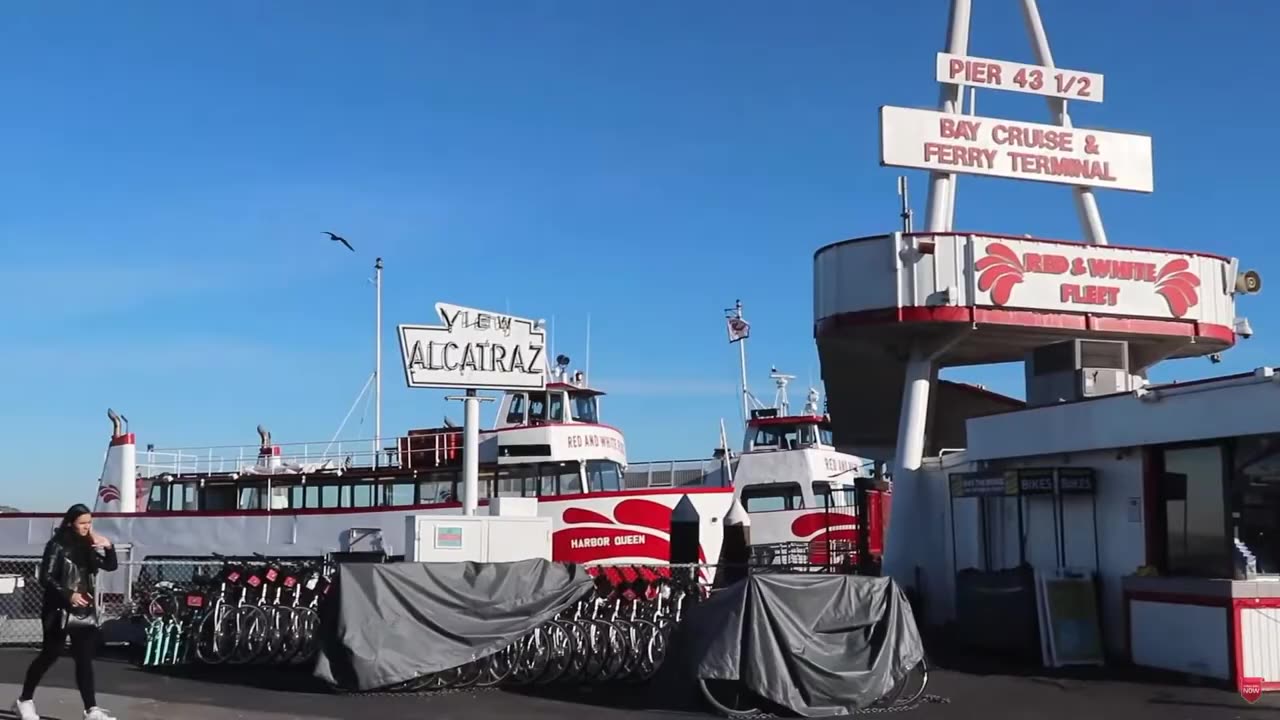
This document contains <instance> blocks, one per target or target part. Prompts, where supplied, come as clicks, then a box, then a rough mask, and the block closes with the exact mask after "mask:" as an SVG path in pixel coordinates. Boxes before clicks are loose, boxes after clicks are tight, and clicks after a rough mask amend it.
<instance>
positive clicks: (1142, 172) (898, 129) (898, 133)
mask: <svg viewBox="0 0 1280 720" xmlns="http://www.w3.org/2000/svg"><path fill="white" fill-rule="evenodd" d="M880 164H882V165H892V166H896V167H908V168H917V169H920V170H933V171H936V172H946V173H967V174H971V175H991V176H995V177H1004V178H1013V179H1015V180H1036V181H1040V182H1052V183H1062V184H1066V185H1077V186H1079V185H1088V186H1093V187H1104V188H1111V189H1113V190H1133V191H1136V192H1152V190H1154V180H1153V172H1152V164H1151V138H1150V137H1148V136H1146V135H1130V134H1126V133H1114V132H1104V131H1101V130H1082V129H1080V128H1068V127H1061V126H1058V125H1041V124H1039V123H1027V122H1016V121H1013V120H998V119H996V118H988V117H980V116H975V115H957V114H951V113H941V112H935V111H933V110H915V109H912V108H900V107H893V106H890V105H886V106H883V107H881V108H880Z"/></svg>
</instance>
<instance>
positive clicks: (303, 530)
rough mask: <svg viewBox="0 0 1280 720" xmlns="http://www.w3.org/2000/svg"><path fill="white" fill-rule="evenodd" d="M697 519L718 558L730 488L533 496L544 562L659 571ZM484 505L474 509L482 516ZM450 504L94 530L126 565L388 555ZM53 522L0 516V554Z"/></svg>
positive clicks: (120, 521) (55, 518) (251, 514)
mask: <svg viewBox="0 0 1280 720" xmlns="http://www.w3.org/2000/svg"><path fill="white" fill-rule="evenodd" d="M686 496H687V497H688V498H689V499H690V501H691V502H693V505H694V508H695V509H696V510H697V511H698V515H699V518H700V525H701V532H700V544H701V548H700V556H701V557H700V559H701V561H703V562H712V563H714V562H715V561H716V559H717V558H718V556H719V553H720V545H721V541H722V539H723V538H722V535H723V529H722V528H723V523H722V522H721V521H722V520H723V518H724V515H725V513H727V512H728V510H729V506H730V504H731V503H732V501H733V490H732V489H731V488H664V489H646V490H636V491H625V490H624V491H617V492H606V493H591V494H582V495H562V496H556V497H548V498H540V499H539V502H538V513H539V515H541V516H543V517H550V518H551V519H552V523H553V525H552V530H553V535H552V547H553V559H554V560H556V561H560V562H577V563H637V564H663V563H666V562H668V561H669V559H670V523H671V511H672V509H673V508H674V507H675V506H676V504H677V503H678V502H680V499H681V498H682V497H686ZM486 504H487V502H486V501H482V502H481V512H486V511H485V510H484V509H483V508H484V506H485V505H486ZM460 513H461V505H459V504H458V503H438V504H431V505H407V506H400V507H380V508H333V509H310V510H274V511H266V510H255V511H230V512H199V511H196V512H178V511H175V512H149V513H135V514H126V513H97V514H95V515H94V529H95V531H97V532H100V533H102V534H104V535H106V536H108V537H110V538H112V539H113V540H114V541H115V542H116V544H117V546H119V547H120V548H121V549H122V550H123V551H125V552H126V553H127V556H128V559H130V560H145V559H146V558H149V557H150V558H156V557H192V556H194V557H208V556H211V555H212V554H214V553H218V554H222V555H251V554H253V553H262V554H264V555H271V556H279V557H302V556H318V555H323V554H325V553H329V552H334V551H338V550H341V549H343V539H344V538H345V537H347V535H348V531H349V530H351V529H355V528H358V529H362V530H377V531H381V534H382V538H383V543H384V546H385V547H386V549H387V550H388V552H389V553H391V554H401V553H403V551H404V548H403V543H404V534H405V521H404V518H405V517H406V516H408V515H428V514H443V515H458V514H460ZM60 520H61V516H59V515H56V514H31V513H15V514H6V515H0V555H2V556H6V557H31V556H38V555H39V554H40V553H41V552H42V550H43V548H44V544H45V542H46V541H47V540H48V539H49V536H50V534H51V533H52V531H53V529H54V528H55V527H56V526H57V524H58V522H59V521H60Z"/></svg>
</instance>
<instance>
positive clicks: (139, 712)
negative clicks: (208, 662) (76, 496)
mask: <svg viewBox="0 0 1280 720" xmlns="http://www.w3.org/2000/svg"><path fill="white" fill-rule="evenodd" d="M34 655H35V652H34V651H32V650H0V680H3V682H0V709H2V710H0V718H10V717H13V716H12V715H10V714H6V711H7V710H8V708H9V707H11V704H12V701H13V698H15V697H16V696H17V693H18V690H19V687H18V685H19V684H20V683H21V679H22V676H23V673H24V672H25V670H26V666H27V664H28V663H29V662H30V661H31V658H32V657H34ZM935 663H936V664H937V665H939V667H937V668H935V669H934V670H933V671H932V672H931V673H930V679H929V687H928V692H929V693H930V694H936V695H938V696H940V697H942V698H945V700H946V702H945V703H937V704H934V703H930V704H924V705H922V706H920V707H917V708H915V709H912V710H909V711H906V712H903V713H895V714H896V715H900V716H901V717H904V718H908V717H909V718H912V719H913V720H914V719H919V720H935V719H942V718H946V719H954V720H971V719H977V718H1028V719H1031V718H1036V719H1038V720H1046V719H1047V720H1058V719H1061V720H1109V719H1111V718H1115V719H1116V720H1145V719H1147V718H1150V719H1152V720H1155V719H1156V718H1159V720H1184V719H1185V720H1192V719H1194V720H1200V719H1202V718H1203V719H1204V720H1218V719H1223V720H1225V719H1227V718H1234V719H1248V718H1258V719H1259V720H1261V719H1262V718H1273V717H1280V696H1268V697H1264V698H1263V700H1262V701H1261V702H1259V703H1257V704H1255V705H1249V704H1247V703H1245V702H1244V701H1243V700H1242V699H1240V698H1239V697H1238V696H1237V695H1236V694H1235V692H1234V691H1231V690H1227V689H1223V688H1218V687H1211V686H1205V685H1196V684H1193V683H1191V682H1189V681H1188V680H1186V679H1185V678H1180V677H1170V676H1155V675H1148V674H1143V673H1139V672H1136V671H1132V670H1116V669H1088V670H1074V671H1067V672H1048V671H1045V670H1043V669H1040V668H1025V669H1023V668H1019V667H1018V665H1017V664H1016V663H1009V662H1001V661H995V660H990V659H979V658H973V657H963V656H954V657H945V656H944V657H941V658H935ZM73 668H74V665H73V663H72V661H71V659H70V658H63V659H61V660H60V661H59V662H58V664H57V665H55V666H54V667H53V669H52V670H51V671H50V672H49V675H48V676H47V678H46V679H45V681H44V683H43V685H42V687H41V689H40V690H39V691H38V692H37V693H36V704H37V706H38V707H39V708H40V710H41V712H42V713H43V715H44V717H46V718H55V719H57V720H73V719H75V718H79V717H80V716H81V714H80V710H81V708H80V702H79V696H78V695H77V693H76V691H75V680H74V675H73ZM95 669H96V672H97V677H98V692H99V696H100V698H99V702H100V704H102V705H103V706H104V707H107V708H108V709H109V710H111V711H112V712H113V713H115V714H116V715H117V716H118V717H119V718H120V720H152V719H155V720H159V719H161V718H164V719H165V720H175V719H181V720H214V719H215V718H216V719H217V720H231V719H243V720H285V719H286V718H310V719H314V720H329V719H334V720H336V719H347V718H350V719H352V720H372V719H373V718H378V719H379V720H382V719H383V718H400V717H404V718H409V717H423V716H428V717H431V718H433V720H453V719H455V718H456V719H458V720H462V719H464V718H465V719H466V720H489V719H493V720H500V719H501V720H506V719H508V718H509V719H510V720H517V719H525V718H566V717H579V718H590V720H623V719H636V720H639V719H642V718H648V719H652V720H661V719H662V718H698V717H711V716H710V715H708V714H706V713H705V712H702V711H700V710H699V709H698V707H697V706H696V705H695V706H690V707H687V708H686V709H683V710H680V709H669V708H668V709H659V708H660V707H661V706H664V705H666V706H669V705H671V704H672V703H671V702H668V701H669V700H670V698H654V697H651V696H650V695H651V693H647V692H646V691H645V689H644V688H639V689H629V690H622V689H619V688H616V687H609V688H595V689H593V690H581V691H573V692H562V693H560V694H559V695H555V696H544V695H527V694H522V693H518V692H515V691H508V690H487V691H479V692H462V693H454V694H447V695H438V696H401V697H393V696H352V695H336V694H333V693H331V692H329V691H328V690H327V689H326V688H325V687H323V686H322V685H320V684H318V683H317V682H315V681H314V680H312V679H311V678H310V676H309V675H308V674H307V673H305V672H297V671H292V672H291V671H280V670H274V669H271V668H205V667H193V668H189V669H183V670H181V671H172V672H167V673H163V674H161V673H157V672H153V671H144V670H142V669H140V668H137V667H136V666H134V665H133V664H132V663H130V662H128V661H125V660H123V659H119V658H112V657H102V658H99V660H98V661H97V662H96V664H95Z"/></svg>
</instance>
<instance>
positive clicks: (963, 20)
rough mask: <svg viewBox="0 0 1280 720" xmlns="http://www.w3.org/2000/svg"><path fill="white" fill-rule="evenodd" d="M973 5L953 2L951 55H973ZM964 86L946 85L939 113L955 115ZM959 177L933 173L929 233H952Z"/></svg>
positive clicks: (960, 0) (966, 1)
mask: <svg viewBox="0 0 1280 720" xmlns="http://www.w3.org/2000/svg"><path fill="white" fill-rule="evenodd" d="M969 2H970V0H951V18H950V21H949V22H948V27H947V52H949V53H952V54H955V55H967V54H968V52H969ZM960 92H961V86H960V85H953V84H950V83H944V84H943V85H942V89H941V91H940V92H939V98H938V109H939V110H941V111H942V112H945V113H953V112H955V111H956V107H957V106H959V104H960ZM955 181H956V176H955V175H952V174H949V173H931V174H930V175H929V198H928V200H927V201H926V203H925V208H926V210H925V229H926V230H928V231H929V232H943V231H946V230H950V229H951V228H950V227H949V226H948V225H947V222H948V220H949V219H950V217H951V212H950V208H949V205H950V204H951V186H952V185H953V184H955Z"/></svg>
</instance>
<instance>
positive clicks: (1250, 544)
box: [1232, 435, 1280, 574]
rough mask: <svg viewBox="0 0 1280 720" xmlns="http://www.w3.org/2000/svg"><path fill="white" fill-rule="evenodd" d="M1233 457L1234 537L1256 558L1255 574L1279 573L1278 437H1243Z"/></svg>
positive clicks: (1279, 453) (1279, 451)
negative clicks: (1234, 468)
mask: <svg viewBox="0 0 1280 720" xmlns="http://www.w3.org/2000/svg"><path fill="white" fill-rule="evenodd" d="M1233 455H1234V459H1235V466H1236V468H1237V469H1236V477H1235V484H1234V486H1233V488H1232V490H1233V493H1232V495H1233V496H1232V510H1233V511H1234V512H1235V513H1236V514H1235V517H1236V530H1235V537H1239V538H1240V541H1241V542H1243V543H1244V544H1245V546H1246V547H1247V548H1248V549H1249V550H1250V551H1251V552H1252V553H1253V555H1254V557H1255V558H1256V559H1257V561H1258V572H1260V573H1267V574H1276V573H1280V435H1251V436H1248V437H1242V438H1240V439H1239V440H1238V441H1236V447H1235V452H1234V453H1233Z"/></svg>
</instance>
